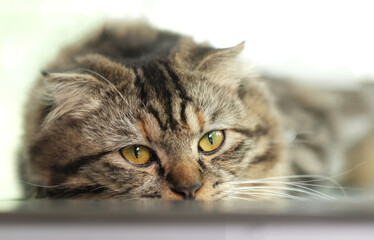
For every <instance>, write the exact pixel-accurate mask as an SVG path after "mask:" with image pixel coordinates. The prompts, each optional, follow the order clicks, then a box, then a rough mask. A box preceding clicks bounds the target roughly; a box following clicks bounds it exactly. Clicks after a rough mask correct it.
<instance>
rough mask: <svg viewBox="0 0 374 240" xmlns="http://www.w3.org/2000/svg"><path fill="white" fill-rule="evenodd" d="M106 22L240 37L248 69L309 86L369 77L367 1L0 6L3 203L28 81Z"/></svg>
mask: <svg viewBox="0 0 374 240" xmlns="http://www.w3.org/2000/svg"><path fill="white" fill-rule="evenodd" d="M113 18H114V19H118V18H120V19H142V20H146V21H148V22H149V23H151V24H152V25H155V26H158V27H160V28H163V29H169V30H172V31H176V32H180V33H184V34H188V35H191V36H193V37H194V38H195V39H196V41H199V42H200V41H208V42H210V43H211V44H213V45H214V46H216V47H230V46H233V45H236V44H238V43H240V42H242V41H243V40H245V41H246V49H245V52H244V55H245V57H246V58H248V60H249V62H250V64H253V65H255V66H257V68H258V69H260V70H261V71H264V72H268V73H271V74H273V75H278V76H282V77H290V78H292V79H294V80H295V81H303V83H304V84H308V85H316V86H319V87H324V88H326V87H328V88H352V87H355V86H356V84H357V80H358V79H361V78H367V77H374V68H373V64H372V61H373V57H374V47H373V43H374V31H373V23H374V2H372V1H359V0H350V1H341V0H340V1H339V0H324V1H318V0H314V1H300V0H299V1H289V0H283V1H279V0H278V1H277V0H273V1H270V0H258V1H255V0H247V1H238V0H223V1H219V0H215V1H203V0H183V1H172V0H137V1H130V0H121V1H114V0H105V1H93V0H90V1H89V0H64V1H42V0H2V1H1V3H0V152H1V155H0V156H1V158H0V199H12V198H17V197H18V196H19V193H20V192H19V188H18V180H17V176H16V165H15V155H16V151H17V150H20V151H22V149H19V146H18V144H19V142H20V139H21V136H22V121H23V120H24V119H23V118H22V112H23V105H24V104H25V100H26V96H27V94H28V89H29V88H30V86H31V84H32V82H33V80H34V79H36V78H37V76H38V74H40V70H41V69H42V68H43V66H45V65H46V64H47V63H48V62H49V61H50V60H51V59H53V58H54V57H55V55H56V54H57V52H58V51H59V49H60V48H61V47H62V46H63V45H65V44H68V43H70V42H73V41H74V40H76V39H78V38H81V37H82V36H84V35H85V34H86V33H87V32H89V31H90V30H91V29H93V28H95V27H97V26H99V25H100V24H102V23H104V22H105V21H107V20H109V19H113ZM25 121H27V119H25Z"/></svg>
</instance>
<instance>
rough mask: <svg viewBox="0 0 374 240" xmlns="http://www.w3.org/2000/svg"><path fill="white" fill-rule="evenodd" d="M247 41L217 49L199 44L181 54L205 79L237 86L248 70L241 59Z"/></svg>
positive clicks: (224, 84)
mask: <svg viewBox="0 0 374 240" xmlns="http://www.w3.org/2000/svg"><path fill="white" fill-rule="evenodd" d="M244 46H245V42H241V43H240V44H238V45H236V46H234V47H231V48H222V49H215V48H212V47H209V46H199V47H195V48H193V49H189V50H188V51H189V52H188V53H187V51H186V52H184V53H185V54H183V53H182V54H180V56H179V58H180V59H182V60H181V61H185V63H187V62H188V63H187V65H188V66H189V67H190V69H191V70H193V71H196V72H199V73H200V74H202V75H203V76H204V78H205V79H207V80H209V81H213V82H215V83H216V84H219V85H222V86H228V87H236V86H237V85H239V83H240V80H241V79H242V78H243V77H244V76H246V75H247V71H246V69H245V67H244V65H243V64H242V61H241V60H240V57H239V55H240V54H241V53H242V51H243V49H244Z"/></svg>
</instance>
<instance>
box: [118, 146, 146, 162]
mask: <svg viewBox="0 0 374 240" xmlns="http://www.w3.org/2000/svg"><path fill="white" fill-rule="evenodd" d="M120 152H121V154H122V156H123V157H124V158H126V159H127V160H128V161H129V162H131V163H134V164H136V165H144V164H146V163H148V162H149V161H150V160H151V152H150V150H149V148H147V147H144V146H140V145H134V146H130V147H126V148H122V149H121V150H120Z"/></svg>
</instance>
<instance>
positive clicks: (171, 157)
mask: <svg viewBox="0 0 374 240" xmlns="http://www.w3.org/2000/svg"><path fill="white" fill-rule="evenodd" d="M243 47H244V44H239V45H237V46H235V47H233V48H229V49H215V48H213V47H211V46H210V45H208V44H197V43H194V42H193V41H192V39H190V38H189V37H185V36H181V35H178V34H174V33H170V32H166V31H159V30H156V29H154V28H151V27H149V26H147V25H144V24H126V25H123V24H108V25H106V26H105V27H104V28H103V29H100V30H99V31H97V32H95V33H93V34H92V35H90V36H89V37H87V38H84V39H83V40H82V41H80V42H79V43H77V44H74V45H72V46H69V47H67V48H65V49H64V50H63V51H62V52H61V53H60V55H59V56H58V58H57V60H56V61H54V62H53V63H52V64H51V65H50V66H49V67H48V68H46V69H45V72H44V73H43V77H42V78H41V79H39V80H38V81H37V82H36V85H35V86H34V88H33V90H32V92H31V94H30V99H29V102H28V105H27V114H26V128H25V129H26V130H25V138H24V145H23V148H22V151H21V152H22V153H21V154H20V159H21V163H22V164H21V165H22V166H21V172H22V179H23V181H24V182H25V184H24V186H25V188H24V189H25V193H26V195H27V196H29V197H30V196H31V197H39V198H44V197H50V198H68V197H72V198H126V199H128V198H131V199H132V198H135V199H139V198H162V199H183V198H184V197H186V196H185V195H183V194H181V193H180V192H176V191H174V190H173V189H174V187H175V186H177V185H178V186H185V187H186V188H188V187H191V186H194V185H196V184H200V185H201V187H199V188H198V189H197V190H196V194H194V198H196V199H201V200H210V199H220V198H224V197H226V198H227V197H229V198H230V197H231V196H240V197H243V196H246V197H257V196H262V197H264V198H265V197H268V196H272V195H275V196H277V195H278V196H280V194H275V193H273V194H270V193H269V192H268V193H269V194H259V193H260V191H257V192H253V191H252V193H253V194H252V195H251V194H249V195H248V194H247V193H245V192H240V191H239V192H235V189H237V185H236V183H237V182H239V181H248V180H256V179H264V178H269V177H281V176H287V175H290V174H293V173H295V172H296V173H303V174H330V173H331V172H332V170H334V169H333V168H334V165H335V163H336V158H340V157H342V153H343V152H344V151H345V149H347V147H348V145H349V146H351V145H352V144H351V143H349V144H348V143H347V144H346V145H347V146H344V149H341V148H343V143H341V142H340V141H341V137H340V136H338V135H339V134H338V133H339V131H338V127H337V124H338V123H339V122H340V121H338V120H337V119H336V118H337V117H338V116H340V114H341V112H342V111H339V110H337V111H335V112H333V111H332V110H331V109H332V106H329V104H330V103H328V101H330V100H331V99H330V100H327V99H329V97H328V96H327V97H326V98H322V97H319V101H316V99H315V98H313V97H315V96H313V94H310V93H305V92H304V91H303V90H300V89H297V88H296V87H294V86H293V85H290V84H288V83H286V82H283V81H274V80H268V82H266V81H263V79H261V78H258V77H256V75H255V74H254V73H253V72H252V70H248V69H249V68H248V66H246V65H245V64H243V63H241V62H240V61H239V59H238V55H239V54H240V52H241V50H242V49H243ZM269 90H271V91H269ZM319 95H320V94H319ZM339 96H340V95H339ZM274 99H275V100H274ZM334 99H335V98H334ZM331 102H333V104H335V103H334V101H331ZM361 112H364V111H361ZM361 112H360V113H357V114H361ZM212 130H223V131H224V134H225V140H224V143H223V145H222V147H221V148H220V149H219V150H218V151H216V152H214V153H213V154H211V155H206V154H203V153H202V152H201V151H199V148H198V142H199V140H200V139H201V137H202V136H203V135H204V134H206V133H207V132H209V131H212ZM290 132H295V133H296V141H294V142H295V143H296V144H292V146H291V144H289V142H290V140H289V139H287V137H286V136H287V133H290ZM300 140H303V142H302V143H300ZM130 145H144V146H147V147H149V148H150V149H152V151H153V152H154V154H155V156H156V159H155V161H154V163H153V164H151V165H150V166H148V167H139V166H135V165H133V164H130V163H129V162H128V161H126V160H125V159H124V158H123V157H122V156H121V154H120V153H119V150H120V149H121V148H123V147H126V146H130ZM283 180H285V179H283ZM245 186H257V187H259V186H265V187H266V186H273V187H274V186H275V185H274V183H271V184H270V183H259V182H253V183H246V184H245ZM276 186H277V190H278V192H280V191H281V190H280V189H282V188H281V186H282V183H277V184H276ZM264 189H266V188H264ZM248 193H250V192H248ZM263 193H264V192H263Z"/></svg>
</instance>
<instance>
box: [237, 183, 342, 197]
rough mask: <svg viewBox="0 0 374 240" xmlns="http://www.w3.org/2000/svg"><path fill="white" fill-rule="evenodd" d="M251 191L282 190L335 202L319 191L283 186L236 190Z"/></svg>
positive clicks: (240, 188) (251, 187)
mask: <svg viewBox="0 0 374 240" xmlns="http://www.w3.org/2000/svg"><path fill="white" fill-rule="evenodd" d="M251 189H280V190H288V191H292V192H300V193H305V194H308V195H310V196H315V197H319V198H323V199H326V200H335V198H334V197H331V196H329V195H327V194H324V193H321V192H319V191H316V190H313V191H311V190H309V189H308V190H305V189H298V188H292V187H281V186H250V187H239V188H235V190H251Z"/></svg>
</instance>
